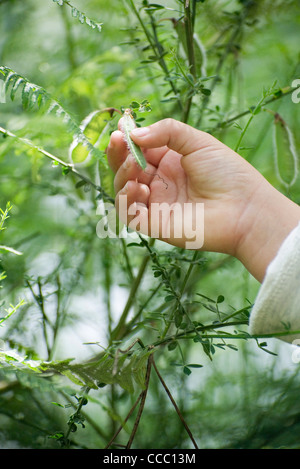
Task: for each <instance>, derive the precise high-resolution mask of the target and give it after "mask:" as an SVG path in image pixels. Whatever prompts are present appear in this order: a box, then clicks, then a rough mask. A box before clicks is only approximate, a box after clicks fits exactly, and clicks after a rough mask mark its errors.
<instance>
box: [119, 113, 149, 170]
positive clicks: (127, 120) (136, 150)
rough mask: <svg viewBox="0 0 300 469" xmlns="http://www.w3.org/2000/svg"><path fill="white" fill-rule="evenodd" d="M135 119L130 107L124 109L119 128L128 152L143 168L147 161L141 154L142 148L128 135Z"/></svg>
mask: <svg viewBox="0 0 300 469" xmlns="http://www.w3.org/2000/svg"><path fill="white" fill-rule="evenodd" d="M135 127H136V125H135V121H134V118H133V116H132V114H131V109H125V111H124V114H123V118H122V127H121V130H122V132H123V134H124V138H125V141H126V143H127V146H128V149H129V151H130V153H131V154H132V155H133V156H134V158H135V160H136V162H137V163H138V164H139V165H140V167H141V168H142V169H143V170H145V169H146V167H147V161H146V160H145V157H144V155H143V152H142V150H141V149H140V147H139V146H138V145H136V144H135V143H134V141H133V140H132V139H131V137H130V132H131V131H132V130H133V129H135Z"/></svg>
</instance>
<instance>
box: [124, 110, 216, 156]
mask: <svg viewBox="0 0 300 469" xmlns="http://www.w3.org/2000/svg"><path fill="white" fill-rule="evenodd" d="M130 136H131V138H132V139H133V140H134V142H135V143H136V144H137V145H139V146H141V147H142V148H158V147H163V146H167V147H168V148H170V149H171V150H174V151H176V152H177V153H180V154H181V155H182V156H187V155H190V154H191V153H194V152H196V151H198V150H201V149H202V148H204V147H207V146H212V144H215V145H216V143H218V145H220V142H219V141H218V140H217V139H215V138H214V137H213V136H212V135H210V134H207V133H206V132H202V131H201V130H197V129H195V128H194V127H191V126H190V125H187V124H184V123H183V122H180V121H177V120H175V119H170V118H168V119H163V120H161V121H159V122H156V123H155V124H152V125H149V126H148V127H139V128H136V129H134V130H132V131H131V134H130Z"/></svg>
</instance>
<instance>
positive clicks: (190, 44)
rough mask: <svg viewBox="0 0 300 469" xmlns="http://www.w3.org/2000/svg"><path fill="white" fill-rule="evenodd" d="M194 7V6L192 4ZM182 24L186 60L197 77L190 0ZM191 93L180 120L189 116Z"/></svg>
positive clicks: (183, 120)
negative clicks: (186, 53)
mask: <svg viewBox="0 0 300 469" xmlns="http://www.w3.org/2000/svg"><path fill="white" fill-rule="evenodd" d="M194 8H195V6H194ZM184 13H185V16H184V24H185V36H186V45H187V51H188V61H189V71H190V74H191V75H192V77H193V78H194V80H196V78H197V69H196V61H195V51H194V24H193V23H194V21H195V14H194V17H193V20H192V17H191V7H190V2H188V3H186V5H185V7H184ZM192 100H193V95H191V96H190V97H189V98H188V99H187V102H186V105H185V107H184V110H183V116H182V122H185V123H186V122H187V121H188V118H189V113H190V109H191V105H192Z"/></svg>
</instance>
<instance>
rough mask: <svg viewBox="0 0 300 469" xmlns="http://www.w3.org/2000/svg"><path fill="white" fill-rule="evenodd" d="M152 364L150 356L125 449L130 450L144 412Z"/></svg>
mask: <svg viewBox="0 0 300 469" xmlns="http://www.w3.org/2000/svg"><path fill="white" fill-rule="evenodd" d="M152 364H153V354H151V355H150V356H149V358H148V363H147V370H146V379H145V389H144V390H143V391H142V393H141V394H142V396H141V403H140V407H139V410H138V415H137V417H136V419H135V422H134V426H133V430H132V432H131V435H130V437H129V440H128V443H127V445H126V449H130V447H131V445H132V442H133V439H134V437H135V434H136V432H137V429H138V426H139V423H140V420H141V416H142V413H143V410H144V406H145V401H146V397H147V392H148V388H149V380H150V374H151V366H152Z"/></svg>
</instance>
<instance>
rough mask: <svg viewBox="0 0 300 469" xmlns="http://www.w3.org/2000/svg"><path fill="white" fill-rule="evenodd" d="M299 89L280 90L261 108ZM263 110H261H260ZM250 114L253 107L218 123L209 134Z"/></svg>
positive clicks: (289, 87) (298, 87)
mask: <svg viewBox="0 0 300 469" xmlns="http://www.w3.org/2000/svg"><path fill="white" fill-rule="evenodd" d="M299 89H300V85H299V86H297V87H296V88H293V87H291V86H287V87H285V88H281V89H280V91H281V93H278V94H275V95H274V96H272V98H269V99H267V100H266V101H265V102H264V103H263V106H267V105H268V104H271V103H274V102H275V101H278V99H281V98H284V97H286V96H289V95H290V94H292V93H293V92H294V91H297V90H299ZM261 110H263V108H262V109H261ZM251 112H253V107H250V108H248V109H246V110H245V111H243V112H240V113H239V114H236V115H235V116H233V117H230V119H227V120H225V121H222V122H219V124H217V125H216V126H215V127H213V128H212V129H211V130H210V133H212V132H214V131H215V130H218V129H220V128H224V127H227V126H228V125H230V124H232V123H233V122H235V121H236V120H238V119H241V118H242V117H244V116H247V115H248V114H250V113H251Z"/></svg>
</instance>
